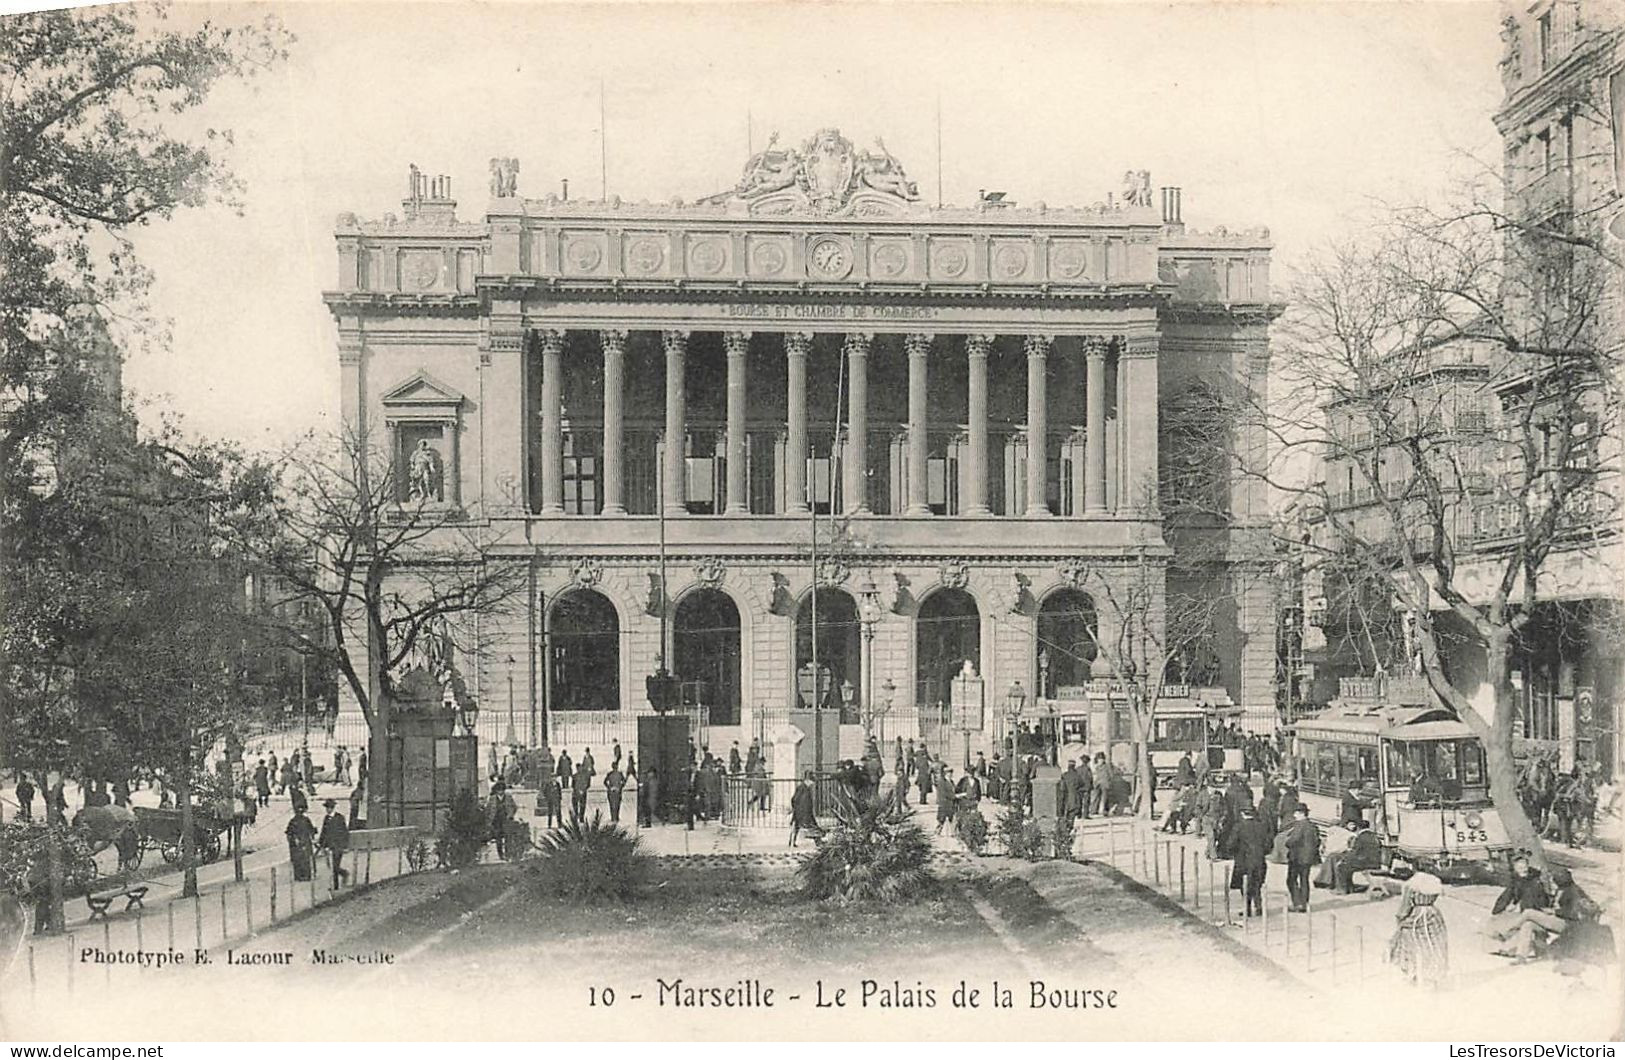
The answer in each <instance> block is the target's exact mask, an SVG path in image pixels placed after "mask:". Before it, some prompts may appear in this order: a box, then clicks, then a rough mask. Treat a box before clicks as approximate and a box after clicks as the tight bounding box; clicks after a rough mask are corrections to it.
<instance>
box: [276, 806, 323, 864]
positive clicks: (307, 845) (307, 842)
mask: <svg viewBox="0 0 1625 1060" xmlns="http://www.w3.org/2000/svg"><path fill="white" fill-rule="evenodd" d="M283 831H284V832H285V833H286V834H287V836H288V861H289V862H290V863H291V864H292V866H293V878H294V879H296V880H301V881H302V880H308V879H310V878H311V877H312V873H311V869H312V867H313V866H312V863H313V862H314V861H315V860H316V856H315V853H314V851H313V850H312V849H311V843H312V842H313V841H314V840H315V838H316V826H315V825H313V824H311V823H310V818H309V817H306V816H305V807H303V806H295V807H294V808H293V819H292V820H290V821H289V822H288V827H287V828H285V829H284V830H283Z"/></svg>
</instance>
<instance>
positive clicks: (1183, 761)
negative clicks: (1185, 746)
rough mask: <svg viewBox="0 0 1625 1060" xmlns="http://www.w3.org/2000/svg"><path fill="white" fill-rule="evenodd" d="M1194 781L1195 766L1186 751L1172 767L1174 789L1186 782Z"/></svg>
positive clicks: (1176, 789)
mask: <svg viewBox="0 0 1625 1060" xmlns="http://www.w3.org/2000/svg"><path fill="white" fill-rule="evenodd" d="M1194 783H1196V766H1195V764H1194V763H1192V762H1191V753H1190V752H1189V751H1186V752H1185V753H1184V754H1182V755H1180V756H1179V765H1178V766H1177V767H1176V768H1175V769H1174V790H1175V791H1178V790H1179V789H1181V788H1183V787H1184V786H1185V785H1186V784H1194Z"/></svg>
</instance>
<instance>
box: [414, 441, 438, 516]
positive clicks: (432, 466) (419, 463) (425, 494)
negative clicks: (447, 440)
mask: <svg viewBox="0 0 1625 1060" xmlns="http://www.w3.org/2000/svg"><path fill="white" fill-rule="evenodd" d="M445 479H446V476H445V466H444V465H443V464H442V463H441V462H440V453H439V452H437V451H436V450H435V448H434V447H433V446H431V445H430V444H429V439H427V438H419V439H418V447H417V448H416V449H414V450H412V456H411V457H410V459H409V460H408V461H407V479H406V495H407V496H408V497H409V498H410V499H412V500H415V501H420V502H424V501H443V500H445V499H446V497H445V491H446V482H445Z"/></svg>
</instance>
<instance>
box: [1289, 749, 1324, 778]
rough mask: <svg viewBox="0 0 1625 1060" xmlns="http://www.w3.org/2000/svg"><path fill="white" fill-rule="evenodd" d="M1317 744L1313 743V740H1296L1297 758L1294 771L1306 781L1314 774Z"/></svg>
mask: <svg viewBox="0 0 1625 1060" xmlns="http://www.w3.org/2000/svg"><path fill="white" fill-rule="evenodd" d="M1319 746H1320V745H1319V744H1317V743H1315V742H1314V741H1313V740H1299V741H1298V752H1297V759H1298V760H1297V764H1296V767H1295V771H1296V772H1297V774H1298V776H1299V778H1300V779H1302V780H1305V781H1307V780H1309V779H1310V778H1311V777H1313V776H1314V775H1315V770H1314V764H1315V754H1316V752H1317V750H1318V748H1319Z"/></svg>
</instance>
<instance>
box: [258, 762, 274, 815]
mask: <svg viewBox="0 0 1625 1060" xmlns="http://www.w3.org/2000/svg"><path fill="white" fill-rule="evenodd" d="M254 795H255V801H257V802H258V803H259V804H260V805H261V806H269V805H271V773H270V770H268V769H266V768H265V759H263V758H262V759H260V760H259V762H258V763H257V764H255V766H254Z"/></svg>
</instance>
